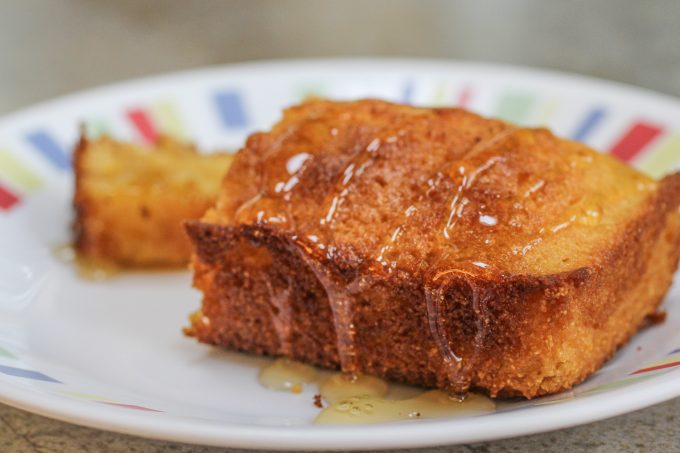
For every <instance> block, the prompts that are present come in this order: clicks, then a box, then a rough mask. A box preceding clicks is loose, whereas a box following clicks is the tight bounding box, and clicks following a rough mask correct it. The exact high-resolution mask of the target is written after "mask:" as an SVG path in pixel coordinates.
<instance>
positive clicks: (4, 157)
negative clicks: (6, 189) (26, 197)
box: [0, 149, 42, 192]
mask: <svg viewBox="0 0 680 453" xmlns="http://www.w3.org/2000/svg"><path fill="white" fill-rule="evenodd" d="M0 174H2V176H4V177H5V179H7V180H8V181H9V182H10V184H12V185H14V186H16V187H17V188H19V189H21V190H24V191H27V192H30V191H32V190H35V189H37V188H38V187H40V186H41V185H42V180H41V179H40V178H39V177H38V176H36V175H35V173H33V172H32V171H31V170H29V168H28V166H26V165H25V164H23V163H22V162H21V161H19V160H18V159H17V158H16V157H14V156H13V155H12V154H10V153H9V151H6V150H4V149H2V150H0Z"/></svg>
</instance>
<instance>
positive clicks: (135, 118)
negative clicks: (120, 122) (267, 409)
mask: <svg viewBox="0 0 680 453" xmlns="http://www.w3.org/2000/svg"><path fill="white" fill-rule="evenodd" d="M127 117H128V119H129V120H130V121H131V122H132V124H134V126H135V128H136V129H137V132H139V134H140V135H141V136H142V138H143V139H144V140H146V141H147V142H149V143H155V142H156V140H158V131H157V130H156V126H155V125H154V124H153V121H152V120H151V117H150V116H149V114H148V113H147V112H145V111H144V110H142V109H132V110H128V111H127Z"/></svg>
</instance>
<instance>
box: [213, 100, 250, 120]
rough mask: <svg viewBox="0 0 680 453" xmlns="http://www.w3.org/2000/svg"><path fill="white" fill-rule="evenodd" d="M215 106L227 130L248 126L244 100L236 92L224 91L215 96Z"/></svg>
mask: <svg viewBox="0 0 680 453" xmlns="http://www.w3.org/2000/svg"><path fill="white" fill-rule="evenodd" d="M215 105H216V106H217V113H218V114H219V116H220V119H221V120H222V124H223V125H224V126H225V127H227V128H234V127H245V126H246V125H247V124H248V120H247V118H246V113H245V108H244V107H243V100H242V99H241V96H240V95H239V93H237V92H235V91H222V92H219V93H216V94H215Z"/></svg>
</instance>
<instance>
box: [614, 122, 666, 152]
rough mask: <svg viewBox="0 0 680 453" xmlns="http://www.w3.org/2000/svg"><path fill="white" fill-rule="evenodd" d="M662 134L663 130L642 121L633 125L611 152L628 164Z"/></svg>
mask: <svg viewBox="0 0 680 453" xmlns="http://www.w3.org/2000/svg"><path fill="white" fill-rule="evenodd" d="M662 132H663V129H662V128H661V127H659V126H656V125H654V124H649V123H645V122H642V121H640V122H637V123H633V124H632V125H631V126H630V127H629V128H628V130H626V133H625V134H623V136H622V137H621V138H620V139H619V140H618V141H617V142H616V144H614V146H613V147H612V148H611V150H610V151H609V152H610V153H611V154H613V155H614V156H616V157H618V158H619V159H621V160H623V161H625V162H628V161H629V160H631V159H632V158H633V157H635V156H636V155H637V154H639V153H640V151H642V150H643V149H644V148H645V146H647V145H648V144H649V142H651V141H652V140H654V139H655V138H656V137H657V136H658V135H659V134H661V133H662Z"/></svg>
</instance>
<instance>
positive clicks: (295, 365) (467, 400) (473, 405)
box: [259, 358, 496, 425]
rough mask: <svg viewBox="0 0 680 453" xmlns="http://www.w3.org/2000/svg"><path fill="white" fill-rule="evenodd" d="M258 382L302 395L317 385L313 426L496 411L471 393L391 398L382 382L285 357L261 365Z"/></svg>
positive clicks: (431, 392)
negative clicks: (308, 388)
mask: <svg viewBox="0 0 680 453" xmlns="http://www.w3.org/2000/svg"><path fill="white" fill-rule="evenodd" d="M259 380H260V383H261V384H262V385H263V386H264V387H266V388H268V389H271V390H283V391H290V392H293V393H301V392H302V390H303V388H304V386H305V385H317V386H318V395H319V396H320V398H317V405H318V406H320V407H321V408H322V410H321V412H320V413H319V415H317V417H316V419H315V420H314V423H315V424H320V425H349V424H370V423H383V422H393V421H399V420H409V419H421V418H444V417H456V416H472V415H482V414H486V413H490V412H494V411H495V408H496V405H495V403H494V402H493V401H492V400H491V399H490V398H488V397H486V396H483V395H478V394H473V393H471V394H468V395H466V396H465V397H464V398H456V397H453V396H451V395H449V394H447V393H445V392H442V391H439V390H429V391H423V392H421V393H420V394H418V395H415V396H411V397H406V398H396V397H390V396H389V395H388V393H389V390H390V385H389V384H387V383H386V382H385V381H383V380H382V379H379V378H376V377H373V376H367V375H361V374H359V375H354V376H350V375H346V374H342V373H337V372H336V373H331V372H328V371H320V370H317V369H316V368H314V367H312V366H310V365H305V364H302V363H299V362H295V361H292V360H290V359H285V358H283V359H277V360H274V361H273V362H271V363H270V364H268V365H266V366H265V367H263V368H262V370H261V371H260V374H259ZM322 401H323V402H322Z"/></svg>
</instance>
